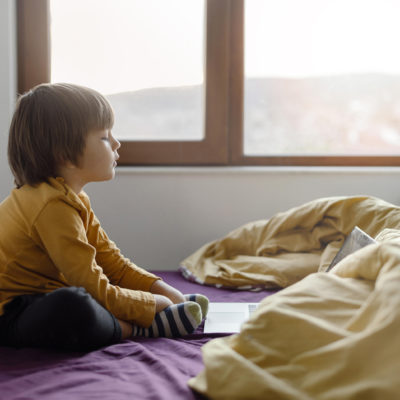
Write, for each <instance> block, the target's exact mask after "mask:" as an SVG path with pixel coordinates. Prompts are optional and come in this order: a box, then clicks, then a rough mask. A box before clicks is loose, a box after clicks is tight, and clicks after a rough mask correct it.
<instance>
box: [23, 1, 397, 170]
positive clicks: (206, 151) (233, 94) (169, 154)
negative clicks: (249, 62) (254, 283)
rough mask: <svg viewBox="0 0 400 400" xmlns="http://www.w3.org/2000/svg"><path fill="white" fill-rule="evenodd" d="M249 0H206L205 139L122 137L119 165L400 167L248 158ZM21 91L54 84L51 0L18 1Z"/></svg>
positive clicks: (392, 159) (352, 160)
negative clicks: (246, 49)
mask: <svg viewBox="0 0 400 400" xmlns="http://www.w3.org/2000/svg"><path fill="white" fill-rule="evenodd" d="M244 1H245V0H206V24H205V27H206V32H205V52H206V56H205V93H204V96H205V97H204V99H205V116H204V139H203V140H199V141H142V140H139V141H136V140H134V141H130V140H123V141H122V144H123V145H122V146H121V149H120V151H119V152H120V160H119V164H120V165H132V166H133V165H144V166H150V165H152V166H156V165H166V166H172V165H176V166H179V165H269V166H400V155H399V156H369V155H366V156H353V155H351V156H347V155H343V156H342V155H338V156H334V155H323V154H322V155H304V156H303V155H299V156H297V155H296V156H292V155H277V156H246V155H245V154H244V150H243V149H244V145H243V143H244V140H243V139H244V138H243V134H244V132H243V112H244V104H243V95H244ZM17 32H18V33H17V37H18V41H17V43H18V52H17V54H18V92H19V93H23V92H25V91H26V90H29V89H30V88H32V87H33V86H35V85H37V84H39V83H46V82H50V61H51V59H50V5H49V0H35V1H31V0H17Z"/></svg>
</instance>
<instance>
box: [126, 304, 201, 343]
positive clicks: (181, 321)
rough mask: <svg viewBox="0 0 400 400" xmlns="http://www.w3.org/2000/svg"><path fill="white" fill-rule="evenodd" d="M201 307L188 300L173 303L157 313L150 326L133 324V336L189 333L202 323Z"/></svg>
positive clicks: (164, 335)
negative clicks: (142, 326)
mask: <svg viewBox="0 0 400 400" xmlns="http://www.w3.org/2000/svg"><path fill="white" fill-rule="evenodd" d="M201 320H202V314H201V308H200V306H199V305H198V304H197V303H194V302H192V301H187V302H185V303H180V304H173V305H172V306H169V307H167V308H165V309H164V310H163V311H161V312H159V313H157V314H156V316H155V317H154V321H153V323H152V324H151V326H150V327H149V328H141V327H139V326H136V325H134V326H133V336H145V337H179V336H185V335H188V334H190V333H192V332H194V330H195V329H196V328H197V327H198V326H199V325H200V323H201Z"/></svg>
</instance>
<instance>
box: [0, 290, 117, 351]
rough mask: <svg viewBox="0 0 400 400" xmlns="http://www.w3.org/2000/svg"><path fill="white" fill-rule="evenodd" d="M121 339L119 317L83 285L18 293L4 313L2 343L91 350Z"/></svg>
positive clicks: (6, 344) (0, 318) (0, 323)
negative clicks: (52, 290)
mask: <svg viewBox="0 0 400 400" xmlns="http://www.w3.org/2000/svg"><path fill="white" fill-rule="evenodd" d="M120 340H121V327H120V325H119V323H118V321H117V319H116V318H115V317H114V316H113V315H112V314H111V313H110V312H109V311H107V310H106V309H105V308H104V307H102V306H101V305H100V304H99V303H97V301H96V300H94V299H93V297H92V296H91V295H90V294H89V293H88V292H87V291H86V290H85V289H84V288H81V287H65V288H60V289H56V290H55V291H54V292H51V293H46V294H35V295H22V296H17V297H15V298H14V299H13V300H12V301H11V302H10V303H7V304H6V305H5V308H4V314H3V315H2V316H0V345H3V346H12V347H18V348H20V347H47V348H56V349H61V350H72V351H90V350H94V349H97V348H100V347H103V346H107V345H109V344H112V343H117V342H119V341H120Z"/></svg>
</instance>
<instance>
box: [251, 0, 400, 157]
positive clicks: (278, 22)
mask: <svg viewBox="0 0 400 400" xmlns="http://www.w3.org/2000/svg"><path fill="white" fill-rule="evenodd" d="M399 15H400V2H399V1H395V0H301V1H298V0H280V1H272V0H246V2H245V99H244V108H245V117H244V131H245V149H244V152H245V154H246V155H253V156H255V155H278V154H284V155H318V154H329V155H336V154H337V155H389V154H399V153H400V56H399V52H398V45H397V43H398V38H399V37H400V24H399V23H398V16H399Z"/></svg>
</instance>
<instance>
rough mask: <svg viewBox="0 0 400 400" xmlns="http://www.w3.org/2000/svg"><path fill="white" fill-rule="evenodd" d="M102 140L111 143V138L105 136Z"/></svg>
mask: <svg viewBox="0 0 400 400" xmlns="http://www.w3.org/2000/svg"><path fill="white" fill-rule="evenodd" d="M101 140H107V142H108V141H110V138H109V137H108V136H104V137H102V138H101Z"/></svg>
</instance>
